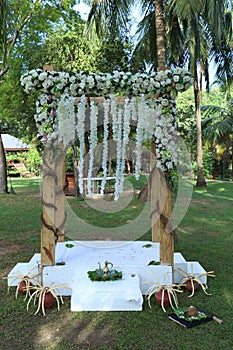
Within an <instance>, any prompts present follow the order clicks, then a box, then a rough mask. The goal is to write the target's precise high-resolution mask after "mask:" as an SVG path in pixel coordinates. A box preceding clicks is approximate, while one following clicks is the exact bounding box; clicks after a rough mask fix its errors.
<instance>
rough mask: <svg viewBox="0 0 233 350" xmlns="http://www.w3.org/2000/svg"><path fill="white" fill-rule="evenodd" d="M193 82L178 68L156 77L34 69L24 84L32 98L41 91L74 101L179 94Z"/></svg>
mask: <svg viewBox="0 0 233 350" xmlns="http://www.w3.org/2000/svg"><path fill="white" fill-rule="evenodd" d="M192 82H193V79H192V77H191V76H190V74H189V73H188V72H187V71H186V70H185V69H183V68H176V69H175V70H174V71H171V70H168V69H167V70H165V71H162V72H159V73H153V74H145V73H144V74H140V73H136V74H132V73H131V72H127V73H125V72H120V71H114V72H113V73H112V74H110V73H98V74H94V73H89V74H86V73H84V72H77V73H76V72H70V73H68V72H65V73H64V72H54V71H43V70H42V69H33V70H31V71H29V72H28V73H26V74H24V75H23V76H22V78H21V84H22V86H23V87H24V90H25V92H26V93H28V94H29V93H34V92H36V91H39V90H40V91H41V92H44V93H46V94H50V95H51V94H63V93H64V92H65V93H67V94H69V95H70V96H74V97H77V96H81V95H82V94H92V95H93V94H94V95H101V96H103V95H106V94H111V93H123V94H125V95H130V96H135V95H138V93H139V92H140V93H141V94H146V95H157V96H161V95H163V94H167V93H171V92H173V93H175V92H176V91H177V90H179V91H185V90H186V89H187V87H186V85H187V84H190V85H191V84H192ZM126 92H127V94H126Z"/></svg>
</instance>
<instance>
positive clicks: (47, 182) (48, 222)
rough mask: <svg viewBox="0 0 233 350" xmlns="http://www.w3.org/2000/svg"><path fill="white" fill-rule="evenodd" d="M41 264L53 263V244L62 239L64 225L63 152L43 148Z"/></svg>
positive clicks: (61, 149)
mask: <svg viewBox="0 0 233 350" xmlns="http://www.w3.org/2000/svg"><path fill="white" fill-rule="evenodd" d="M42 179H43V184H42V204H43V210H42V229H41V264H42V266H46V265H54V264H55V244H56V242H60V241H64V226H65V219H66V215H65V194H64V183H65V152H64V150H63V148H62V146H61V145H60V147H59V146H57V148H56V150H53V149H50V148H48V147H46V148H45V151H44V156H43V172H42Z"/></svg>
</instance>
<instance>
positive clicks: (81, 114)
mask: <svg viewBox="0 0 233 350" xmlns="http://www.w3.org/2000/svg"><path fill="white" fill-rule="evenodd" d="M85 101H86V97H85V95H82V97H81V100H80V102H79V104H78V113H77V114H78V123H77V127H76V129H77V134H78V138H79V154H80V156H79V157H80V160H79V168H78V184H79V192H80V193H81V194H83V190H84V188H83V170H84V153H85V139H84V135H85Z"/></svg>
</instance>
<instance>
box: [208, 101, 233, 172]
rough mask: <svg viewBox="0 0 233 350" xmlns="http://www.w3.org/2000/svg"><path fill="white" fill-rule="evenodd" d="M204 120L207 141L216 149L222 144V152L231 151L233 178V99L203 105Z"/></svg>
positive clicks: (228, 152)
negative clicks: (222, 102)
mask: <svg viewBox="0 0 233 350" xmlns="http://www.w3.org/2000/svg"><path fill="white" fill-rule="evenodd" d="M203 111H204V116H205V117H206V118H205V119H204V120H203V122H202V128H203V135H204V136H205V142H206V143H207V144H208V145H209V146H211V147H212V149H215V148H216V147H219V146H221V149H222V152H226V153H227V154H230V153H231V178H232V179H233V100H232V99H230V100H228V101H227V102H226V103H225V105H224V104H222V106H217V105H206V106H204V107H203Z"/></svg>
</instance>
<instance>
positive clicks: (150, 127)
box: [21, 68, 193, 199]
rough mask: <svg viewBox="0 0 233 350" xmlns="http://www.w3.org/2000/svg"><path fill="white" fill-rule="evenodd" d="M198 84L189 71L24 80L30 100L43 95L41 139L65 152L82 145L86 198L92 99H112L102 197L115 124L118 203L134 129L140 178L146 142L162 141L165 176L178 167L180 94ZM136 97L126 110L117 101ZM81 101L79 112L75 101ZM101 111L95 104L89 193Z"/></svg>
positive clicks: (47, 75)
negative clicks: (75, 142) (73, 144)
mask: <svg viewBox="0 0 233 350" xmlns="http://www.w3.org/2000/svg"><path fill="white" fill-rule="evenodd" d="M192 83H193V79H192V77H191V76H190V74H189V73H188V72H187V71H186V70H185V69H183V68H176V69H174V70H173V71H171V70H165V71H161V72H159V73H152V74H141V73H136V74H132V73H131V72H120V71H114V72H113V73H111V74H110V73H98V74H93V73H90V74H86V73H84V72H77V73H76V72H70V73H68V72H65V73H64V72H54V71H43V70H41V69H34V70H32V71H30V72H28V73H26V74H24V75H23V76H22V78H21V84H22V86H23V87H24V90H25V92H26V93H28V94H32V93H38V97H37V102H36V114H35V121H36V125H37V128H38V133H39V137H40V138H41V140H42V141H44V142H49V141H51V142H54V141H62V142H63V144H64V146H65V147H68V145H69V144H70V143H71V142H72V141H73V140H74V139H75V137H76V136H77V137H78V139H79V147H80V161H79V173H78V176H79V190H80V193H81V194H82V193H83V170H84V157H85V151H84V150H85V147H84V134H85V121H86V119H85V118H86V116H85V110H86V105H85V104H86V96H108V97H106V98H105V99H104V104H103V106H104V139H103V155H102V168H103V179H102V184H101V194H102V195H103V193H104V187H105V183H106V177H107V160H108V137H109V124H110V123H111V124H112V134H113V140H114V141H115V142H116V144H117V160H116V161H117V165H116V183H115V199H117V198H118V197H119V193H120V192H121V190H122V187H123V177H124V176H123V175H124V166H125V152H126V151H125V149H126V147H127V144H128V140H129V133H130V125H131V124H132V125H135V124H136V178H139V175H140V169H141V154H142V146H143V142H144V141H145V140H147V139H151V138H154V139H155V140H156V149H155V154H156V166H157V167H158V168H159V169H161V170H162V171H166V170H171V169H173V167H174V166H176V165H177V162H178V152H177V149H176V125H175V112H176V111H175V100H174V98H173V97H172V96H173V95H176V94H177V93H178V92H182V91H185V90H187V89H188V88H189V87H190V86H191V84H192ZM119 93H120V94H121V95H124V96H130V98H128V99H126V100H125V106H124V107H122V106H120V105H118V104H117V103H116V95H117V94H119ZM80 96H81V100H80V102H79V103H78V105H77V106H76V110H75V107H74V98H75V97H80ZM97 142H98V140H97V105H96V104H95V103H94V102H93V101H92V102H91V109H90V154H89V155H90V158H89V169H88V179H89V180H88V182H87V188H88V193H89V194H91V180H90V178H91V177H92V172H93V164H94V151H95V147H96V146H97Z"/></svg>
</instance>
